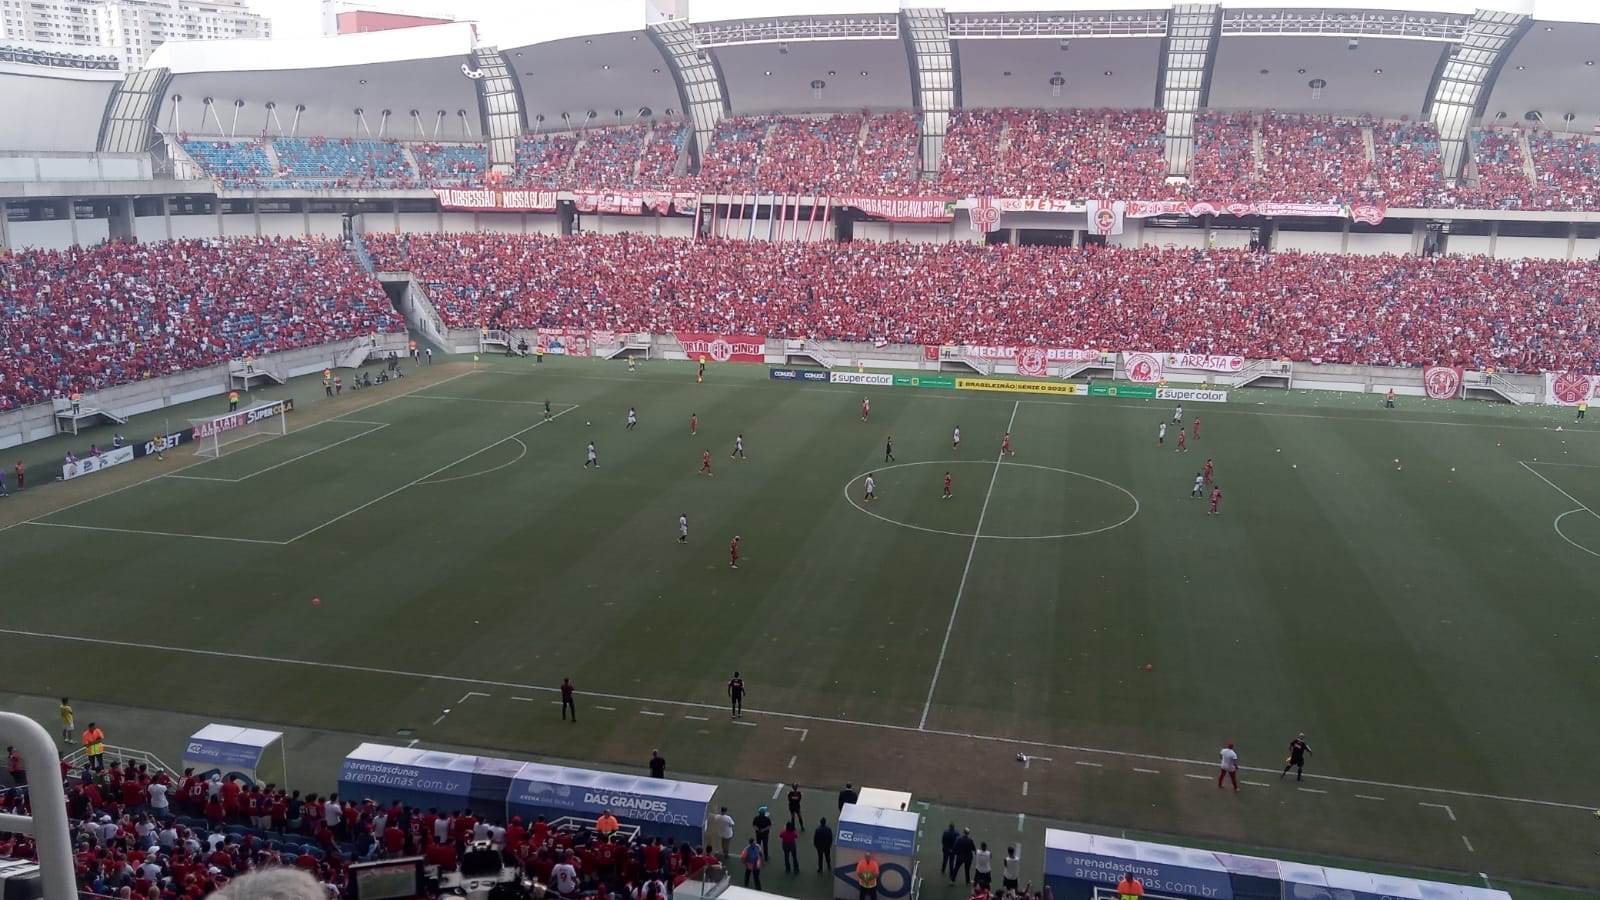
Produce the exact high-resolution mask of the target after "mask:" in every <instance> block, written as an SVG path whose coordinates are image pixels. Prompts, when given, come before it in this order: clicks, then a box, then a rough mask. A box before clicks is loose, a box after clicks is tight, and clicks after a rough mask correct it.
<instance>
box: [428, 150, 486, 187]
mask: <svg viewBox="0 0 1600 900" xmlns="http://www.w3.org/2000/svg"><path fill="white" fill-rule="evenodd" d="M411 155H412V156H413V157H414V158H415V159H416V161H417V174H418V175H420V176H421V178H422V183H423V184H426V185H427V186H429V187H477V186H480V185H482V184H483V183H484V178H485V176H486V175H487V174H488V171H489V150H488V148H487V147H485V146H484V145H483V144H481V143H474V144H433V143H424V144H413V145H411Z"/></svg>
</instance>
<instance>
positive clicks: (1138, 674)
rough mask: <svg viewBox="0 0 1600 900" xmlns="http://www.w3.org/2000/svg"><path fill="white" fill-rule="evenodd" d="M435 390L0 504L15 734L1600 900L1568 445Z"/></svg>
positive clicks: (1430, 428)
mask: <svg viewBox="0 0 1600 900" xmlns="http://www.w3.org/2000/svg"><path fill="white" fill-rule="evenodd" d="M452 371H454V372H455V374H451V375H448V376H447V377H439V378H436V379H434V380H433V381H432V382H431V383H427V384H421V385H414V384H410V383H409V381H410V380H409V379H408V383H403V384H402V385H401V386H400V387H401V389H402V390H408V391H410V393H406V394H404V395H401V394H399V393H393V394H381V393H378V392H374V393H372V394H370V395H365V396H363V397H362V398H361V399H359V400H358V399H356V398H347V399H346V400H345V401H342V402H344V403H346V404H347V406H348V408H346V406H340V407H339V409H345V411H343V412H338V413H337V414H319V413H318V410H319V409H321V408H322V407H321V406H320V405H318V404H305V405H304V407H303V409H302V410H301V411H300V412H297V413H294V414H291V416H290V427H291V429H293V430H292V431H291V433H290V434H288V435H285V436H282V437H277V438H273V439H266V440H260V441H258V442H255V443H251V444H247V445H244V446H240V447H238V448H235V449H233V450H232V451H231V452H227V453H225V454H224V455H223V456H222V457H221V458H219V459H214V460H207V461H203V462H196V461H195V460H194V458H193V457H192V456H191V455H190V451H189V448H187V447H185V448H182V449H180V450H178V451H176V452H175V454H172V456H173V458H172V459H170V460H169V461H168V462H166V463H158V462H156V461H154V460H140V461H138V462H137V463H134V464H130V466H128V467H124V468H125V469H126V471H124V470H123V468H119V469H114V470H111V471H110V472H108V473H103V474H102V475H95V476H92V477H91V478H90V479H86V481H92V480H93V479H96V478H102V477H105V478H108V479H109V478H111V477H113V475H114V477H117V478H122V479H123V482H125V483H118V487H117V489H115V490H114V491H111V492H107V493H103V494H100V495H97V496H83V497H74V499H73V500H72V502H71V503H58V504H52V505H53V506H54V507H55V508H54V509H50V510H47V511H43V512H37V513H35V512H32V511H30V512H29V513H28V514H27V515H26V517H25V518H24V517H23V514H20V513H17V512H15V510H16V509H18V508H20V507H16V506H14V505H13V506H7V505H3V504H0V516H6V518H0V548H3V549H0V560H3V562H4V565H3V569H4V578H5V583H6V594H7V601H6V603H5V606H4V608H5V615H4V617H3V620H0V658H3V659H4V660H5V662H4V672H5V678H6V682H7V684H8V690H12V691H16V692H21V693H32V694H39V695H51V696H54V695H59V694H68V695H71V696H72V697H73V698H74V701H75V702H77V703H79V704H80V705H90V704H91V703H92V702H101V703H107V704H113V703H114V704H128V705H136V706H137V705H143V706H161V705H164V704H173V705H175V706H180V707H181V708H182V709H183V710H184V711H186V712H198V713H207V714H210V715H212V716H214V717H216V719H217V720H218V721H226V720H228V719H229V718H243V719H249V720H252V721H258V722H275V723H283V724H292V725H296V726H302V727H308V728H328V729H340V730H344V731H350V732H356V733H362V734H369V735H374V736H380V737H379V739H382V740H390V741H402V740H405V739H409V738H403V737H401V735H408V736H410V737H415V738H418V739H420V740H424V741H428V742H435V743H440V744H453V745H470V746H479V747H486V748H499V749H502V750H505V751H507V752H513V753H521V754H541V755H549V756H556V757H561V758H566V759H574V760H584V759H593V760H604V761H611V762H621V763H635V764H636V763H638V761H639V760H642V759H643V758H644V757H645V756H647V755H648V754H649V751H650V749H651V748H655V747H659V748H662V749H663V752H664V753H665V754H666V755H668V756H669V757H671V758H673V759H674V762H675V771H677V772H679V773H684V772H706V773H721V774H725V775H728V776H737V777H742V778H749V779H757V780H759V779H764V780H766V781H767V782H769V783H771V782H777V781H780V780H783V781H788V780H801V781H804V782H806V783H808V784H822V785H833V784H838V783H842V782H844V781H847V780H848V781H854V782H855V783H856V784H864V783H865V784H871V785H874V786H881V787H890V788H900V789H905V790H910V791H913V792H914V793H915V794H916V795H917V796H918V797H919V798H921V799H937V801H938V802H940V803H947V804H958V805H965V806H969V807H977V808H982V809H990V810H1000V811H1006V812H1013V813H1025V814H1028V815H1041V816H1051V817H1056V818H1065V819H1071V820H1074V821H1080V822H1088V823H1096V824H1099V825H1105V826H1112V827H1126V828H1134V829H1140V830H1142V831H1146V832H1152V831H1153V832H1164V833H1168V834H1174V835H1183V836H1187V837H1189V838H1191V839H1194V840H1196V841H1202V840H1203V841H1213V842H1214V841H1228V842H1235V844H1236V845H1240V846H1254V847H1262V848H1281V849H1284V850H1294V851H1298V852H1302V853H1321V854H1336V855H1340V856H1345V857H1356V858H1365V859H1373V860H1385V861H1391V862H1402V863H1407V864H1416V865H1422V866H1429V867H1437V868H1440V869H1448V870H1451V871H1454V872H1465V873H1476V872H1489V873H1491V874H1494V875H1501V876H1509V877H1517V878H1524V879H1532V880H1538V881H1549V882H1558V883H1563V884H1568V885H1579V886H1589V887H1593V886H1597V885H1600V874H1597V865H1600V858H1597V857H1596V848H1600V823H1597V822H1596V821H1595V818H1594V815H1593V813H1592V812H1591V811H1592V810H1593V808H1594V807H1595V805H1596V804H1597V801H1600V772H1597V770H1596V768H1595V766H1594V765H1593V764H1592V763H1591V762H1590V761H1589V760H1588V753H1589V751H1588V749H1586V748H1591V747H1593V746H1595V745H1596V743H1597V740H1600V723H1597V721H1596V720H1595V719H1594V718H1591V716H1590V714H1589V713H1587V712H1585V710H1591V711H1592V710H1593V709H1594V708H1595V702H1596V700H1597V699H1600V697H1597V694H1600V677H1597V675H1600V629H1597V627H1596V626H1597V623H1600V608H1597V602H1600V593H1597V591H1596V590H1595V589H1594V587H1593V573H1594V571H1595V567H1596V566H1597V565H1600V514H1597V513H1596V510H1600V477H1597V476H1600V435H1597V434H1596V430H1600V429H1595V430H1591V429H1590V427H1588V426H1587V424H1586V423H1576V424H1575V423H1573V422H1572V421H1571V419H1570V413H1568V412H1566V411H1562V410H1554V409H1541V408H1517V409H1512V408H1505V407H1490V406H1480V405H1469V404H1464V403H1447V402H1429V401H1422V400H1405V401H1402V403H1401V404H1400V408H1399V409H1394V410H1386V409H1382V408H1381V406H1382V404H1381V401H1380V400H1379V399H1378V398H1377V396H1376V395H1363V396H1335V395H1328V394H1320V395H1311V394H1303V393H1300V392H1283V391H1276V392H1274V391H1268V390H1246V391H1240V392H1235V393H1234V394H1233V395H1232V396H1231V397H1230V400H1231V401H1232V402H1230V403H1228V404H1223V405H1216V404H1193V405H1187V406H1186V407H1185V408H1184V411H1183V413H1184V416H1183V422H1182V427H1183V428H1184V429H1185V430H1186V431H1188V442H1187V443H1188V449H1187V451H1186V452H1180V451H1178V450H1177V449H1176V445H1177V442H1176V434H1177V431H1176V429H1177V428H1178V427H1179V426H1178V425H1173V426H1172V427H1173V430H1172V431H1171V432H1169V434H1168V435H1167V437H1166V441H1165V443H1164V445H1158V443H1157V428H1158V425H1159V424H1160V423H1162V422H1168V423H1171V421H1172V416H1173V404H1171V403H1165V402H1160V403H1158V402H1155V401H1133V400H1119V399H1115V398H1068V399H1054V398H1045V397H1039V396H1036V395H1029V394H1009V393H978V392H966V391H948V390H929V389H920V388H904V387H895V388H890V387H872V388H861V387H850V386H829V385H812V384H803V383H792V382H776V381H770V380H769V379H768V378H767V372H766V369H765V368H762V367H739V366H731V365H724V366H714V367H713V368H712V370H711V372H710V373H709V374H708V377H707V380H706V382H705V383H704V384H696V383H695V379H694V367H693V366H692V365H689V364H686V363H663V362H649V363H646V364H645V365H644V366H642V367H641V370H640V371H639V372H637V373H628V372H625V371H624V369H623V367H622V365H621V363H602V362H598V361H586V360H561V359H558V360H551V361H548V362H547V363H545V364H544V365H539V366H536V365H534V364H533V363H531V362H529V361H527V360H515V361H513V360H504V361H502V360H494V361H488V362H485V363H483V364H482V365H478V366H473V367H470V368H468V367H467V366H465V365H460V366H459V369H458V370H452ZM302 384H303V383H302ZM299 390H300V391H301V392H302V393H304V392H305V391H306V388H305V387H303V386H299ZM285 393H286V394H287V393H289V392H288V391H285ZM863 396H866V397H869V398H870V400H871V416H870V419H869V420H868V421H862V420H861V416H860V409H861V401H862V398H863ZM296 399H299V398H298V397H297V398H296ZM367 399H370V400H373V401H379V402H375V403H371V404H368V403H367V402H366V400H367ZM547 400H548V401H549V404H550V408H551V413H552V415H551V418H549V419H548V420H547V419H546V417H545V402H546V401H547ZM630 407H632V408H634V409H636V410H637V411H638V418H639V425H638V427H637V428H636V429H634V430H632V431H629V430H627V429H626V428H625V418H626V414H627V411H628V409H629V408H630ZM327 409H330V410H331V409H333V407H332V405H330V406H328V407H327ZM691 416H696V417H697V418H698V433H697V434H691V432H690V418H691ZM1196 417H1198V418H1200V419H1201V428H1200V433H1199V437H1198V438H1196V437H1194V436H1193V427H1194V426H1193V422H1194V419H1195V418H1196ZM1558 426H1561V428H1562V430H1560V431H1557V430H1556V429H1557V427H1558ZM957 427H959V428H960V430H961V435H962V441H961V445H960V447H959V449H958V448H955V447H952V435H953V432H954V430H955V429H956V428H957ZM1007 431H1009V432H1010V433H1011V435H1012V441H1013V448H1014V450H1015V454H1014V455H1002V454H1001V452H1000V444H1001V436H1002V435H1003V434H1004V433H1005V432H1007ZM741 435H742V437H743V442H744V448H745V452H746V454H747V456H748V458H746V459H740V458H733V457H731V456H730V454H731V453H732V451H733V449H734V442H735V439H736V438H737V437H738V436H741ZM891 435H892V436H893V447H894V459H893V461H886V460H885V442H886V440H887V439H888V438H889V436H891ZM591 440H592V441H593V442H594V443H595V446H596V451H597V457H598V462H599V466H598V467H586V466H585V465H584V462H585V447H586V444H587V442H589V441H591ZM705 451H709V452H710V455H711V462H712V474H710V475H706V474H701V473H700V472H699V471H698V470H699V469H700V466H701V455H702V453H703V452H705ZM1207 459H1211V460H1213V461H1214V465H1215V471H1214V480H1215V482H1216V483H1217V484H1218V485H1219V486H1220V487H1221V490H1222V492H1223V497H1222V500H1221V504H1220V515H1216V516H1210V515H1208V514H1207V509H1208V505H1209V504H1208V501H1207V500H1206V499H1196V498H1193V497H1192V496H1191V488H1192V485H1193V482H1194V480H1195V476H1196V474H1197V473H1199V472H1201V470H1202V468H1203V466H1204V464H1205V462H1206V460H1207ZM42 468H43V467H42V466H41V467H39V470H42ZM135 470H137V471H135ZM36 471H38V470H36ZM947 472H948V473H949V475H950V478H951V482H952V488H953V496H952V497H950V498H949V499H945V498H943V496H942V494H943V484H944V477H945V474H946V473H947ZM869 473H870V474H871V475H872V476H873V478H874V480H875V482H876V492H875V493H876V499H874V500H871V501H868V500H866V499H865V497H864V483H863V482H864V478H865V477H866V476H867V475H868V474H869ZM106 483H107V484H110V482H109V481H108V482H106ZM75 485H76V483H69V484H67V485H60V486H54V487H49V488H45V489H42V490H39V491H38V492H37V493H38V495H39V497H48V496H49V492H50V491H60V492H62V496H63V497H65V496H66V491H67V489H69V488H74V487H75ZM1208 490H1209V489H1208ZM35 493H36V491H35V489H32V488H30V490H29V491H28V494H29V495H30V497H29V498H28V499H29V500H30V501H33V502H41V501H38V500H37V499H36V498H34V497H32V496H31V495H34V494H35ZM7 503H11V504H15V503H16V500H15V499H13V500H11V501H7ZM680 515H684V516H687V518H688V522H689V537H688V541H687V542H686V543H680V542H679V540H678V536H679V533H678V520H679V516H680ZM19 519H20V521H19ZM735 535H738V536H739V537H740V539H741V542H740V544H741V555H740V559H739V565H738V568H737V569H734V568H732V567H731V566H730V564H729V541H730V540H731V539H732V538H733V537H734V536H735ZM313 598H316V600H317V601H319V602H317V603H315V604H314V603H313ZM735 670H738V671H739V672H740V673H741V674H742V677H743V679H744V681H745V684H746V685H747V687H748V689H749V695H748V698H747V700H748V704H749V709H748V711H747V714H746V716H745V717H744V718H742V719H738V720H733V719H730V717H729V716H728V713H727V705H726V684H727V682H728V680H729V678H730V676H731V675H732V674H733V672H734V671H735ZM563 677H571V678H572V680H573V683H574V684H575V685H577V688H578V704H579V710H580V714H581V715H582V716H583V722H582V723H581V724H579V725H577V726H571V725H568V724H566V723H563V722H561V721H560V720H559V718H557V714H556V711H555V710H556V705H555V704H554V703H553V702H552V701H553V699H554V697H555V696H556V694H555V693H554V691H555V689H556V686H557V685H559V684H560V682H561V679H562V678H563ZM108 730H109V729H108ZM1302 732H1303V733H1305V735H1306V739H1307V740H1308V741H1309V743H1310V745H1311V747H1312V750H1313V756H1312V757H1311V759H1310V763H1309V765H1308V766H1307V771H1306V777H1305V780H1304V781H1303V782H1296V781H1295V779H1294V775H1293V774H1290V775H1289V777H1288V778H1287V779H1286V780H1280V777H1279V773H1280V771H1281V770H1282V766H1283V762H1284V756H1285V748H1286V746H1287V744H1288V742H1289V741H1290V739H1292V738H1294V737H1295V735H1296V734H1298V733H1302ZM1227 741H1234V742H1235V743H1236V745H1237V747H1238V750H1239V753H1240V756H1241V760H1242V763H1243V764H1244V766H1245V767H1246V770H1245V771H1244V772H1243V773H1242V779H1243V781H1244V782H1245V783H1244V785H1243V790H1242V791H1241V792H1240V793H1239V794H1237V795H1235V794H1234V793H1233V792H1232V791H1219V790H1218V789H1217V787H1216V785H1215V783H1214V782H1215V780H1216V766H1215V760H1216V754H1217V750H1218V748H1219V747H1221V746H1222V744H1223V743H1225V742H1227ZM112 742H113V743H115V734H114V733H113V735H112ZM1019 753H1020V754H1024V755H1026V756H1028V757H1030V759H1029V760H1028V761H1027V762H1026V763H1023V762H1020V761H1018V760H1017V755H1018V754H1019ZM685 777H688V776H685ZM329 786H331V785H329ZM329 786H321V787H323V788H326V787H329ZM310 789H311V790H316V789H318V788H317V787H315V786H313V787H311V788H310ZM940 826H942V823H940ZM935 830H937V829H935ZM932 839H933V835H932V834H931V833H930V834H929V835H928V836H926V837H925V840H932Z"/></svg>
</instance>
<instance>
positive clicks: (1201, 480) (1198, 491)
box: [1189, 472, 1206, 500]
mask: <svg viewBox="0 0 1600 900" xmlns="http://www.w3.org/2000/svg"><path fill="white" fill-rule="evenodd" d="M1205 494H1206V476H1205V475H1204V474H1202V473H1200V472H1196V473H1194V490H1192V491H1190V492H1189V499H1190V500H1194V499H1197V498H1199V497H1204V496H1205Z"/></svg>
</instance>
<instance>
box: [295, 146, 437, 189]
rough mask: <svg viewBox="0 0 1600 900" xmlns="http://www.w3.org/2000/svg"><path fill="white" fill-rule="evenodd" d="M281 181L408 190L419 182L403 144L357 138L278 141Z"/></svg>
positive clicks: (339, 186) (338, 186) (335, 186)
mask: <svg viewBox="0 0 1600 900" xmlns="http://www.w3.org/2000/svg"><path fill="white" fill-rule="evenodd" d="M272 146H273V149H274V150H276V151H277V153H278V174H279V178H280V179H283V180H289V181H294V182H301V183H304V182H307V181H308V180H309V179H318V180H319V181H324V182H325V183H323V184H321V186H325V187H334V188H341V189H343V188H356V189H359V188H404V187H410V186H412V184H414V183H415V180H416V179H415V177H414V176H413V174H412V172H411V166H410V164H409V163H407V162H406V159H405V155H404V153H403V152H402V150H401V148H400V144H399V143H397V142H395V141H375V140H367V139H357V138H338V139H330V138H318V137H314V138H278V139H277V140H275V141H273V143H272Z"/></svg>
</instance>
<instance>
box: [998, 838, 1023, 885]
mask: <svg viewBox="0 0 1600 900" xmlns="http://www.w3.org/2000/svg"><path fill="white" fill-rule="evenodd" d="M1021 877H1022V859H1021V857H1019V856H1018V855H1017V848H1016V847H1015V846H1011V847H1007V848H1006V858H1005V861H1004V862H1002V863H1001V864H1000V884H1001V886H1002V887H1004V888H1005V889H1006V890H1008V891H1014V890H1016V889H1017V882H1018V880H1019V879H1021Z"/></svg>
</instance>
